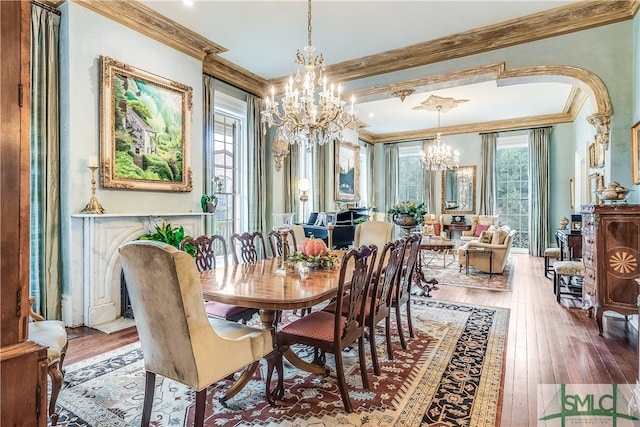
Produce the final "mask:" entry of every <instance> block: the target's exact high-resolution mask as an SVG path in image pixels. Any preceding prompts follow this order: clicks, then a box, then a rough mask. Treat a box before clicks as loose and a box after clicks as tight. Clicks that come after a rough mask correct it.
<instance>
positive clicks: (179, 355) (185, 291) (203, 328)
mask: <svg viewBox="0 0 640 427" xmlns="http://www.w3.org/2000/svg"><path fill="white" fill-rule="evenodd" d="M119 251H120V260H121V263H122V269H123V270H124V275H125V278H126V280H127V285H128V286H129V296H130V297H131V306H132V308H133V313H134V316H135V320H136V327H137V331H138V335H139V337H140V344H141V346H142V353H143V357H144V369H145V372H146V377H145V390H144V403H143V408H142V421H141V425H142V426H148V425H149V423H150V418H151V409H152V406H153V395H154V391H155V379H156V375H158V374H159V375H162V376H164V377H167V378H170V379H172V380H174V381H177V382H180V383H182V384H185V385H187V386H189V387H192V388H193V389H195V391H196V393H195V421H194V425H195V426H198V427H200V426H202V425H203V423H204V414H205V405H206V398H207V388H208V387H209V386H211V385H212V384H215V383H217V382H218V381H220V380H221V379H223V378H226V377H228V376H229V375H230V374H232V373H234V372H238V371H240V370H242V369H243V368H245V367H246V366H248V365H250V366H251V368H253V367H254V366H257V365H258V363H259V362H260V359H262V358H263V357H265V356H269V357H272V356H271V355H272V350H273V340H272V337H271V333H270V332H269V331H267V330H264V329H259V328H253V327H250V326H246V325H241V324H239V323H237V322H229V321H226V320H222V319H213V318H208V317H207V314H206V312H205V310H204V304H203V302H202V287H201V284H200V276H199V272H198V269H197V268H196V266H195V264H194V262H193V258H192V257H191V256H190V255H189V254H187V253H185V252H183V251H181V250H179V249H177V248H175V247H173V246H171V245H168V244H166V243H162V242H156V241H150V240H134V241H132V242H129V243H126V244H124V245H123V246H121V247H120V248H119ZM269 357H268V358H269ZM273 363H275V362H274V361H273V360H271V361H269V364H273ZM251 368H249V369H245V371H244V373H243V375H242V376H241V377H240V378H239V379H238V380H237V381H236V383H234V385H233V386H232V387H231V389H230V391H229V392H228V393H227V394H230V393H231V390H238V389H240V388H242V387H243V386H244V385H245V384H246V382H248V381H249V379H250V378H251V377H250V376H249V375H252V374H253V370H252V369H251ZM245 373H248V374H247V375H245Z"/></svg>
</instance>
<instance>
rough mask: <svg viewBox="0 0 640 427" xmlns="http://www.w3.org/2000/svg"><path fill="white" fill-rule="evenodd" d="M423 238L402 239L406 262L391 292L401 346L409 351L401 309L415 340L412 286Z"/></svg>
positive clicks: (414, 236)
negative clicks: (412, 314)
mask: <svg viewBox="0 0 640 427" xmlns="http://www.w3.org/2000/svg"><path fill="white" fill-rule="evenodd" d="M421 238H422V237H421V236H420V235H419V234H412V235H411V236H409V237H405V238H404V239H402V240H403V241H404V245H405V246H406V249H405V256H404V262H403V265H402V268H401V269H400V272H399V277H398V279H397V280H396V283H395V286H394V287H393V291H392V292H391V299H390V301H391V307H393V308H394V309H395V316H396V325H397V327H398V335H399V336H400V344H401V345H402V348H403V349H404V350H406V349H407V341H406V340H405V337H404V330H403V328H402V314H401V309H402V307H403V306H404V307H406V310H407V327H408V329H409V336H410V337H411V338H413V337H414V335H413V323H412V321H411V284H412V282H413V280H414V278H415V275H414V272H415V270H416V264H417V262H418V255H419V253H420V239H421Z"/></svg>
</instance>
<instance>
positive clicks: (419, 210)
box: [387, 200, 427, 224]
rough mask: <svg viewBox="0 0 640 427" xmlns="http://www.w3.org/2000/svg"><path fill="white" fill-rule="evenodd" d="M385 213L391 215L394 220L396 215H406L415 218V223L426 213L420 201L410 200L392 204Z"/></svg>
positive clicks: (418, 222)
mask: <svg viewBox="0 0 640 427" xmlns="http://www.w3.org/2000/svg"><path fill="white" fill-rule="evenodd" d="M387 213H388V214H389V215H391V216H392V219H393V220H394V221H395V218H396V216H406V215H408V216H410V217H412V218H413V219H414V220H415V222H416V224H421V223H422V220H423V216H424V214H426V213H427V211H426V210H425V208H424V204H423V203H422V202H416V201H413V200H410V201H407V202H401V203H397V204H395V205H393V206H392V207H391V209H389V210H388V211H387Z"/></svg>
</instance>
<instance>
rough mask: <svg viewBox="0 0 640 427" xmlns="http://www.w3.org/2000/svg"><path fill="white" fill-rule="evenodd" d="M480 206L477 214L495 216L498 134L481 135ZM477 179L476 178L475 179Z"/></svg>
mask: <svg viewBox="0 0 640 427" xmlns="http://www.w3.org/2000/svg"><path fill="white" fill-rule="evenodd" d="M480 137H481V150H482V153H481V156H480V162H481V163H480V204H479V205H478V214H480V215H495V214H496V211H497V206H496V191H497V185H496V145H497V140H498V134H497V133H495V132H491V133H481V134H480ZM476 179H477V178H476Z"/></svg>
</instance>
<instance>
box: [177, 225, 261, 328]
mask: <svg viewBox="0 0 640 427" xmlns="http://www.w3.org/2000/svg"><path fill="white" fill-rule="evenodd" d="M187 245H192V246H193V247H194V248H195V250H196V253H195V262H196V266H197V267H198V271H206V270H213V269H215V268H216V264H217V260H218V256H221V258H220V261H222V263H223V265H224V266H225V267H226V266H227V264H228V262H229V256H228V252H227V242H226V241H225V240H224V237H222V236H221V235H219V234H214V235H212V236H198V237H188V238H186V239H184V240H183V241H182V242H180V249H182V250H184V247H185V246H187ZM204 308H205V310H206V312H207V315H209V316H211V317H218V318H221V319H225V320H231V321H234V322H239V321H242V323H244V324H246V323H247V322H248V321H249V320H251V318H252V317H253V316H254V315H255V314H256V313H258V309H255V308H247V307H240V306H237V305H231V304H224V303H221V302H217V301H205V303H204Z"/></svg>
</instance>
